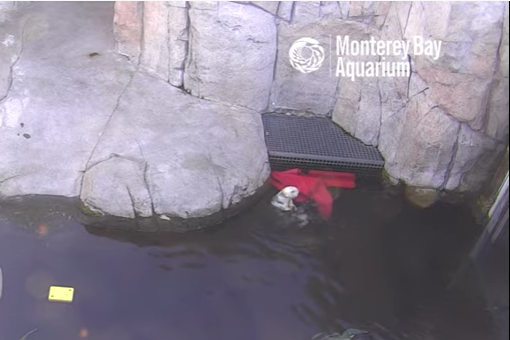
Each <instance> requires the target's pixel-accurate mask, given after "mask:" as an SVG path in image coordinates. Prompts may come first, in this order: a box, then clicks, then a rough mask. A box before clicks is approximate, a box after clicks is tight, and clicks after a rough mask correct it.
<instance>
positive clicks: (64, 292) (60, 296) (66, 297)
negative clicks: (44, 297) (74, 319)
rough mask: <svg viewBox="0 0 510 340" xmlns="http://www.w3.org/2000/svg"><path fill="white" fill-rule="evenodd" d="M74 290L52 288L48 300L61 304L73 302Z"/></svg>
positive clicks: (71, 288)
mask: <svg viewBox="0 0 510 340" xmlns="http://www.w3.org/2000/svg"><path fill="white" fill-rule="evenodd" d="M73 297H74V288H73V287H59V286H51V287H50V293H49V294H48V300H50V301H60V302H73Z"/></svg>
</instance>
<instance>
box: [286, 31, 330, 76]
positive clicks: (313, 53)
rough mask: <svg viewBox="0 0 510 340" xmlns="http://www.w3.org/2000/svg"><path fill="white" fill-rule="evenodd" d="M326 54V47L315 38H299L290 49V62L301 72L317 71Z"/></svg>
mask: <svg viewBox="0 0 510 340" xmlns="http://www.w3.org/2000/svg"><path fill="white" fill-rule="evenodd" d="M324 56H325V53H324V48H322V46H321V45H320V44H319V42H318V41H317V40H315V39H313V38H306V37H305V38H301V39H298V40H296V41H295V42H294V43H293V44H292V46H291V47H290V50H289V60H290V64H291V65H292V67H294V68H295V69H296V70H298V71H299V72H301V73H311V72H314V71H317V70H318V69H319V68H320V67H321V66H322V63H323V62H324Z"/></svg>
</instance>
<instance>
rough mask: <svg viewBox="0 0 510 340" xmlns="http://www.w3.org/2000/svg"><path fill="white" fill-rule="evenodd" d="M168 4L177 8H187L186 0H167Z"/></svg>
mask: <svg viewBox="0 0 510 340" xmlns="http://www.w3.org/2000/svg"><path fill="white" fill-rule="evenodd" d="M168 6H170V7H177V8H188V4H187V3H186V1H168Z"/></svg>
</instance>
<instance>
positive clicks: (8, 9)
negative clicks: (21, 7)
mask: <svg viewBox="0 0 510 340" xmlns="http://www.w3.org/2000/svg"><path fill="white" fill-rule="evenodd" d="M15 9H16V1H2V2H0V24H1V23H2V22H4V21H7V20H8V19H9V18H10V16H11V15H12V13H13V12H14V11H15Z"/></svg>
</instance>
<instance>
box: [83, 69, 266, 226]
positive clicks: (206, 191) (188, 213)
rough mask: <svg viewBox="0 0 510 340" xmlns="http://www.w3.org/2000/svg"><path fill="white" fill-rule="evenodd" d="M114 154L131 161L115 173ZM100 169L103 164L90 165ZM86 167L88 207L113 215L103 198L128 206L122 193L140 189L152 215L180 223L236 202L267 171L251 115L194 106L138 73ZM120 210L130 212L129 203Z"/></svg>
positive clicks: (257, 121)
mask: <svg viewBox="0 0 510 340" xmlns="http://www.w3.org/2000/svg"><path fill="white" fill-rule="evenodd" d="M112 155H119V157H121V159H126V160H129V161H124V163H125V164H126V166H125V168H126V169H125V171H124V167H121V168H120V169H119V170H115V171H113V168H114V165H115V164H116V165H119V164H117V163H118V161H116V163H112V162H111V159H112ZM102 163H107V164H108V165H107V166H105V167H101V168H98V165H95V164H102ZM143 167H146V168H145V170H144V171H142V170H141V169H142V168H143ZM88 169H90V170H87V171H86V172H85V178H87V179H89V181H93V182H94V183H95V186H94V188H95V189H94V190H93V192H91V191H90V190H88V191H85V190H82V193H81V198H82V200H83V201H84V202H87V203H89V204H90V205H91V206H92V208H95V209H98V210H101V211H104V212H110V213H112V211H110V210H108V209H111V207H110V206H109V205H108V203H107V202H108V201H107V200H105V201H104V202H103V201H101V197H103V196H105V195H106V193H109V195H110V196H111V197H112V198H113V197H116V195H120V196H123V197H124V201H125V202H127V200H128V198H129V197H128V196H127V190H126V189H125V187H126V186H127V187H128V188H132V187H136V188H139V187H140V185H141V183H145V186H146V190H147V191H148V192H149V193H150V197H151V199H152V206H153V207H154V212H155V213H156V214H158V215H167V216H178V217H182V218H189V217H203V216H208V215H211V214H213V213H216V212H218V211H219V210H220V209H223V208H228V207H230V206H232V205H233V204H236V203H238V202H240V201H241V199H243V198H245V197H248V196H250V195H252V194H254V193H255V191H256V189H258V188H259V187H260V186H261V185H262V184H263V183H264V181H265V180H266V178H267V176H268V171H269V170H268V164H267V151H266V149H265V144H264V137H263V135H262V122H261V118H260V116H259V115H258V114H257V113H256V112H254V111H251V110H247V109H242V108H236V107H232V106H229V105H226V104H220V103H214V102H209V101H203V100H199V99H197V98H194V97H192V96H189V95H187V94H186V93H184V92H182V91H180V90H178V89H176V88H173V87H171V86H169V85H168V84H165V83H164V82H162V81H157V80H156V79H154V78H152V77H150V76H148V75H143V74H137V75H136V76H135V78H134V79H133V81H132V83H131V84H130V85H129V87H128V88H127V89H126V91H125V93H124V95H123V96H122V98H121V100H120V101H119V106H118V107H117V110H116V111H115V113H114V114H113V115H112V117H111V120H110V121H109V123H108V125H107V126H106V127H105V130H104V132H103V134H102V137H101V139H100V141H99V142H98V144H97V146H96V147H95V149H94V153H93V155H92V158H91V159H90V162H89V165H88ZM92 169H94V172H93V173H92V174H89V171H91V170H92ZM133 176H134V177H136V178H135V179H133ZM84 188H85V186H84ZM131 195H132V197H133V200H134V201H135V202H146V200H147V197H146V192H145V191H143V190H136V191H135V190H132V191H131ZM92 202H102V205H94V204H93V203H92ZM135 207H136V205H135ZM124 208H125V209H128V208H129V209H128V210H125V211H124V212H125V213H128V212H130V211H131V209H130V208H131V205H128V206H126V207H124ZM115 209H116V210H115V211H117V214H118V213H119V210H118V209H117V208H115ZM130 214H131V213H130ZM129 216H130V215H129ZM129 216H126V217H129Z"/></svg>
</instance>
